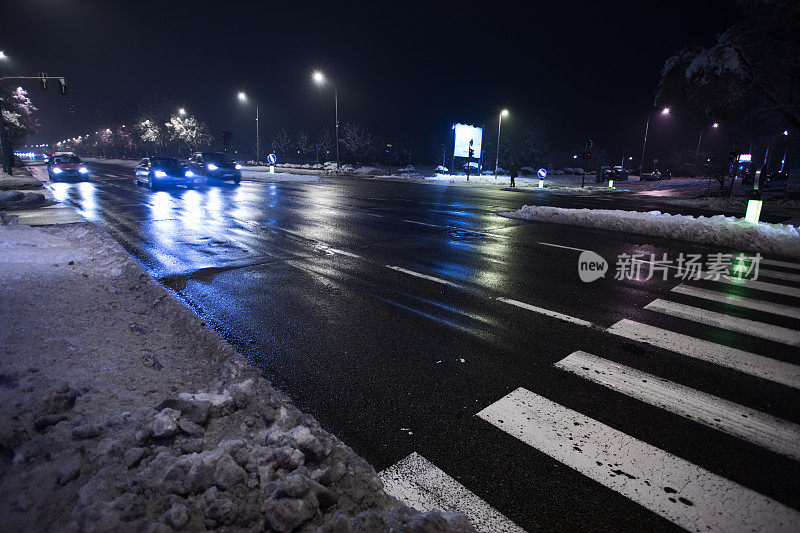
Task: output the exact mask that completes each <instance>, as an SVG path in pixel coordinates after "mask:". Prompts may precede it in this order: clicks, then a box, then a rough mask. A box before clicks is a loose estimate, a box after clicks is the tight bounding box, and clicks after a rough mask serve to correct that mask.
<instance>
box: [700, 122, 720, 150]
mask: <svg viewBox="0 0 800 533" xmlns="http://www.w3.org/2000/svg"><path fill="white" fill-rule="evenodd" d="M711 127H712V128H719V122H715V123H714V124H712V125H711ZM702 141H703V128H700V138H698V139H697V153H698V155H699V154H700V143H701V142H702Z"/></svg>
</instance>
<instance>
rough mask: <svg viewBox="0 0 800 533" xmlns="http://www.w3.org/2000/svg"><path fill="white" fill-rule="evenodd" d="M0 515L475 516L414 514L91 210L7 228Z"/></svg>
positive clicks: (92, 518)
mask: <svg viewBox="0 0 800 533" xmlns="http://www.w3.org/2000/svg"><path fill="white" fill-rule="evenodd" d="M0 246H2V248H0V325H2V327H0V421H2V422H1V423H0V524H13V525H14V527H13V528H14V529H15V530H19V531H152V532H161V531H165V532H166V531H173V530H176V529H179V530H189V531H202V530H207V529H214V530H223V531H256V530H258V531H262V530H264V529H268V530H274V531H282V532H283V531H292V530H295V529H302V530H303V531H309V530H315V529H321V530H323V531H331V530H336V531H372V530H383V531H388V530H394V531H400V530H414V531H474V530H473V529H472V527H471V526H470V525H469V524H468V523H467V522H466V518H465V517H464V516H463V515H455V514H452V513H441V512H438V511H434V512H430V513H418V512H416V511H413V510H411V509H409V508H408V507H406V506H405V505H403V504H401V503H400V502H398V501H397V500H395V499H394V498H392V497H390V496H388V495H387V494H386V493H385V492H384V491H383V490H382V483H381V481H380V479H379V478H378V476H377V475H376V473H375V471H374V470H373V468H372V467H371V466H370V465H369V464H367V463H366V462H365V461H364V460H363V459H362V458H360V457H359V456H357V455H356V454H355V453H354V452H353V451H352V450H351V449H350V448H348V447H347V446H345V445H344V444H343V443H342V442H340V441H339V440H338V439H336V437H334V436H333V435H331V434H330V433H328V432H326V431H325V430H324V429H322V428H321V427H320V425H319V423H318V422H317V421H316V420H315V419H314V418H313V417H311V416H309V415H307V414H303V413H301V412H300V411H299V410H298V409H297V408H296V407H295V406H294V405H293V404H292V403H291V401H290V400H289V399H288V398H287V397H286V396H285V395H283V394H282V393H281V392H279V391H278V390H276V389H274V388H273V387H272V386H271V384H270V383H269V382H268V381H266V380H264V379H263V378H262V377H261V373H260V372H259V371H257V370H256V369H254V368H252V367H250V366H249V365H247V363H246V362H245V361H244V359H243V358H242V357H241V356H240V355H239V354H237V353H236V352H235V351H234V349H233V348H231V347H230V346H229V345H227V344H226V343H225V342H224V341H222V340H221V339H220V338H219V336H218V335H217V334H216V333H215V332H214V331H213V330H211V329H209V328H207V327H206V326H205V324H204V323H203V322H202V321H201V319H200V318H199V317H198V316H197V315H195V314H193V313H192V312H191V311H189V310H188V309H187V308H186V307H184V306H183V305H182V304H181V303H180V302H179V301H178V300H177V299H176V298H174V297H173V296H172V295H170V294H169V293H168V292H166V290H165V289H164V288H163V287H162V286H161V285H159V284H158V283H156V282H155V281H154V280H153V279H151V278H150V277H149V276H148V275H147V274H146V273H145V272H144V271H143V270H142V269H141V267H139V265H137V264H136V263H135V262H134V261H133V260H132V259H131V257H130V256H129V255H128V254H127V253H125V251H124V250H123V249H122V248H121V247H120V246H119V245H118V244H117V243H116V242H115V241H113V240H112V239H111V238H110V237H108V236H107V235H105V234H103V233H101V232H100V231H99V230H98V229H97V228H96V227H95V226H93V225H91V224H87V223H82V224H69V225H61V226H49V227H43V228H31V227H27V226H12V227H0Z"/></svg>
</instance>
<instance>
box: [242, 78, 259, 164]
mask: <svg viewBox="0 0 800 533" xmlns="http://www.w3.org/2000/svg"><path fill="white" fill-rule="evenodd" d="M238 98H239V101H240V102H246V101H247V94H245V93H244V92H243V91H239V94H238ZM260 162H261V137H260V136H259V132H258V103H256V164H259V163H260Z"/></svg>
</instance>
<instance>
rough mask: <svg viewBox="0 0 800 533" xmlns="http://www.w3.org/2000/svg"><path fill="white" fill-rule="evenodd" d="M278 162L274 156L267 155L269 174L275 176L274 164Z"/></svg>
mask: <svg viewBox="0 0 800 533" xmlns="http://www.w3.org/2000/svg"><path fill="white" fill-rule="evenodd" d="M276 161H278V158H277V157H275V154H269V155H268V156H267V163H269V173H270V174H275V162H276Z"/></svg>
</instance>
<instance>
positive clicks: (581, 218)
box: [499, 205, 800, 257]
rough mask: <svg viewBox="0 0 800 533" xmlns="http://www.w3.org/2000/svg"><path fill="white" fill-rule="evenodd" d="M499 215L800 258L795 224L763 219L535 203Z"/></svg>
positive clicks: (799, 244)
mask: <svg viewBox="0 0 800 533" xmlns="http://www.w3.org/2000/svg"><path fill="white" fill-rule="evenodd" d="M499 214H500V215H502V216H505V217H509V218H520V219H524V220H535V221H537V222H553V223H556V224H570V225H573V226H584V227H588V228H599V229H607V230H614V231H625V232H628V233H639V234H642V235H652V236H655V237H666V238H669V239H679V240H683V241H690V242H696V243H702V244H711V245H714V246H721V247H725V248H732V249H735V250H742V251H751V252H762V253H773V254H780V255H787V256H793V257H800V232H798V230H797V228H796V227H794V226H790V225H787V224H767V223H765V222H761V223H759V224H758V225H753V224H750V223H749V222H746V221H744V220H743V219H741V218H735V217H726V216H723V215H716V216H713V217H702V216H701V217H693V216H688V215H670V214H668V213H662V212H660V211H649V212H647V213H640V212H636V211H622V210H607V209H567V208H563V207H540V206H533V205H526V206H523V207H522V209H519V210H517V211H509V212H501V213H499Z"/></svg>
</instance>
